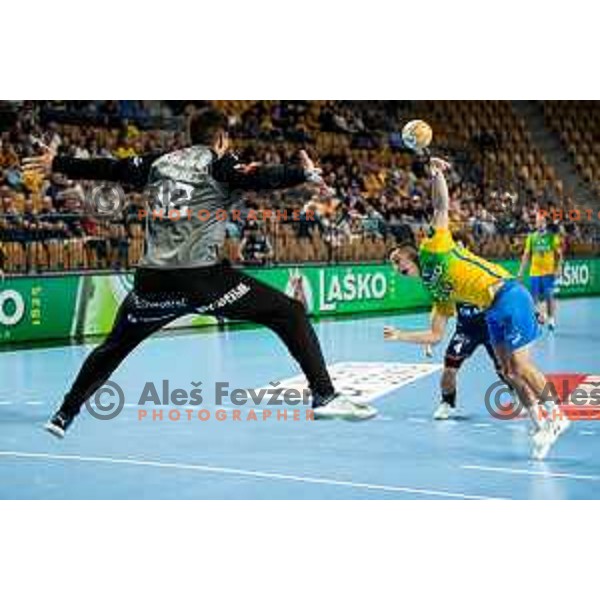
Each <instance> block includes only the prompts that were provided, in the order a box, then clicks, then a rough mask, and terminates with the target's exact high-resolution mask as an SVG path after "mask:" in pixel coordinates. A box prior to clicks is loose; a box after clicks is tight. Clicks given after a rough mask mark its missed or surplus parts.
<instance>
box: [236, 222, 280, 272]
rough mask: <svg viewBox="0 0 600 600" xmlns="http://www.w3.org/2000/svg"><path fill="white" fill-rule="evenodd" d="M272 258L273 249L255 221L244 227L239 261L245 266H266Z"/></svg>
mask: <svg viewBox="0 0 600 600" xmlns="http://www.w3.org/2000/svg"><path fill="white" fill-rule="evenodd" d="M272 258H273V248H272V246H271V244H270V242H269V240H268V238H267V236H266V234H265V233H264V231H263V228H262V227H261V226H260V225H259V224H258V223H256V222H255V221H251V222H248V224H247V225H246V226H245V227H244V233H243V237H242V241H241V243H240V246H239V259H240V261H241V262H242V263H243V264H245V265H266V264H268V263H269V262H270V261H271V259H272Z"/></svg>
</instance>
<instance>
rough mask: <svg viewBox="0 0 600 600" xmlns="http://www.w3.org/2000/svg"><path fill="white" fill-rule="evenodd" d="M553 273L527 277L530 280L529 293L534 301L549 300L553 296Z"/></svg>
mask: <svg viewBox="0 0 600 600" xmlns="http://www.w3.org/2000/svg"><path fill="white" fill-rule="evenodd" d="M555 279H556V277H555V276H554V275H540V276H538V277H536V276H533V277H530V278H529V281H530V282H531V295H532V296H533V299H534V300H535V301H536V302H539V301H540V300H550V299H552V297H553V296H554V281H555Z"/></svg>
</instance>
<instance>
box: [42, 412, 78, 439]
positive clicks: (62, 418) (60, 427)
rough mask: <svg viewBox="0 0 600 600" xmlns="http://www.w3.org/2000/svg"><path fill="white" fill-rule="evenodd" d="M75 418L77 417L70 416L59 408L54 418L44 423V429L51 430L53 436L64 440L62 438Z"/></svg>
mask: <svg viewBox="0 0 600 600" xmlns="http://www.w3.org/2000/svg"><path fill="white" fill-rule="evenodd" d="M74 418H75V417H73V416H69V415H67V414H66V413H64V412H62V411H60V410H59V411H58V412H56V413H54V415H53V416H52V418H51V419H50V420H49V421H48V422H47V423H46V424H45V425H44V429H45V430H46V431H49V432H50V433H51V434H52V435H53V436H55V437H57V438H60V439H61V440H62V438H64V437H65V433H66V432H67V429H68V428H69V426H70V425H71V423H72V422H73V419H74Z"/></svg>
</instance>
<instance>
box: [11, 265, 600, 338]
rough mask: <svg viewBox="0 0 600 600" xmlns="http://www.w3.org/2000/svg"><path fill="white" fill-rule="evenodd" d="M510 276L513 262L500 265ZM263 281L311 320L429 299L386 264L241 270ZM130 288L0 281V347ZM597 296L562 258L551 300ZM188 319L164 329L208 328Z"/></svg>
mask: <svg viewBox="0 0 600 600" xmlns="http://www.w3.org/2000/svg"><path fill="white" fill-rule="evenodd" d="M502 264H503V265H504V266H505V267H506V268H508V269H509V270H510V271H511V272H513V273H516V271H517V270H518V266H519V263H518V261H514V260H513V261H505V262H503V263H502ZM246 272H247V273H248V274H249V275H252V276H253V277H256V278H257V279H259V280H260V281H262V282H263V283H265V284H267V285H270V286H271V287H274V288H276V289H278V290H281V291H283V292H285V293H286V294H288V295H289V296H291V297H294V298H296V299H298V300H300V301H301V302H302V303H303V304H304V305H305V306H306V307H307V310H308V312H309V313H310V314H311V315H314V316H333V315H351V314H361V313H368V312H379V311H390V310H411V309H415V310H416V309H423V308H427V307H428V306H429V305H430V303H431V302H430V298H429V295H428V294H427V292H426V291H425V289H424V288H423V286H422V285H421V283H420V281H419V280H417V279H409V278H404V277H398V276H397V275H396V274H395V273H394V272H393V270H392V269H391V267H390V266H389V265H383V264H377V265H373V264H368V265H356V264H352V265H323V266H315V265H308V266H281V267H271V268H262V269H260V268H257V269H247V270H246ZM132 287H133V277H132V275H130V274H124V275H85V276H77V275H65V276H62V277H55V276H52V277H31V278H29V277H27V278H22V279H7V280H6V281H4V283H0V345H7V344H10V343H17V342H30V341H31V342H35V341H38V340H61V339H69V338H72V339H81V338H83V337H84V336H90V335H104V334H106V333H108V331H109V330H110V328H111V326H112V323H113V320H114V317H115V314H116V311H117V307H118V306H119V304H120V303H121V302H122V300H123V299H124V298H125V296H126V295H127V293H128V292H129V291H130V290H131V289H132ZM584 295H600V259H575V260H567V261H565V263H564V265H563V271H562V276H561V278H560V281H559V291H558V296H559V297H563V298H564V297H574V296H584ZM215 322H216V319H215V318H214V317H210V316H199V315H190V316H187V317H183V318H181V319H178V320H177V321H175V322H174V323H172V324H171V325H170V326H169V327H173V328H181V327H197V326H203V325H208V324H214V323H215Z"/></svg>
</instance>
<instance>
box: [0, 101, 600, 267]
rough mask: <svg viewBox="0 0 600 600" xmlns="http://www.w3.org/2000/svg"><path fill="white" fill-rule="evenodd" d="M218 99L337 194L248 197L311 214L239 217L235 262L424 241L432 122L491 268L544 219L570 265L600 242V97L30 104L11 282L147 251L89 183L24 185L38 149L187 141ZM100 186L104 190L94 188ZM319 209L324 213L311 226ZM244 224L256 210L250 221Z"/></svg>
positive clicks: (314, 258)
mask: <svg viewBox="0 0 600 600" xmlns="http://www.w3.org/2000/svg"><path fill="white" fill-rule="evenodd" d="M209 104H212V105H216V106H217V107H218V108H220V109H221V110H223V111H224V112H226V114H227V115H228V117H229V122H230V126H231V132H232V136H233V139H234V144H235V148H236V151H237V152H238V154H240V155H241V157H242V158H243V159H244V160H247V161H260V162H265V163H280V162H290V161H291V162H293V161H296V160H297V157H298V151H299V150H300V149H306V150H307V151H308V152H309V154H311V156H312V157H313V158H315V159H316V160H317V161H318V164H319V165H320V166H321V167H322V169H323V172H324V175H325V180H326V182H327V186H328V189H327V190H326V191H317V192H315V190H314V188H309V187H302V188H297V189H294V190H289V191H284V192H279V191H278V192H268V193H261V194H256V193H249V194H246V195H245V198H244V199H245V206H246V207H247V208H248V209H260V208H269V209H271V210H282V209H288V210H289V211H290V212H291V209H300V211H301V212H300V218H299V219H295V220H292V219H291V218H290V219H289V221H286V220H285V219H281V218H279V219H275V218H273V219H268V218H267V219H256V220H253V219H248V218H244V219H242V220H241V221H240V222H238V221H231V222H229V223H228V237H227V243H226V247H225V254H226V258H228V259H229V260H231V261H233V262H241V263H245V264H253V265H258V264H264V265H268V264H281V263H307V262H322V263H326V262H372V261H382V260H384V259H385V257H386V254H387V251H388V249H389V248H390V247H391V246H393V245H394V244H396V243H398V242H401V241H404V240H407V239H414V240H415V241H418V240H419V239H420V237H422V236H423V235H425V233H426V231H427V222H428V220H429V218H430V217H431V210H432V209H431V202H430V198H429V187H428V185H427V181H426V180H425V179H423V178H421V177H420V176H419V175H420V173H419V171H418V170H417V171H415V169H414V168H413V161H414V157H413V156H412V155H411V153H409V152H408V151H407V150H406V149H404V148H403V145H402V138H401V129H402V126H403V125H404V124H405V123H406V122H407V121H408V120H410V119H413V118H420V119H424V120H426V121H428V122H429V123H430V124H431V125H432V127H433V131H434V142H433V148H432V149H433V151H434V152H436V153H438V154H440V155H441V156H444V157H446V158H448V159H449V160H451V161H452V163H453V165H454V170H453V172H452V175H451V181H450V184H451V185H450V190H451V197H452V205H451V220H452V228H453V230H454V231H455V232H456V233H457V234H458V235H459V236H460V239H461V240H462V241H463V242H464V243H465V244H467V245H468V246H470V247H472V248H473V249H474V250H476V251H477V252H478V253H480V254H483V255H485V256H487V257H489V258H515V257H518V256H520V254H521V252H522V249H523V243H524V236H525V235H526V234H527V233H528V232H529V231H531V230H532V229H533V228H534V227H535V217H536V214H537V213H538V212H539V211H540V210H546V211H548V212H549V213H550V214H554V215H559V214H561V213H560V212H559V211H562V215H563V218H553V219H550V223H549V226H550V227H552V228H554V229H555V230H556V231H559V232H560V233H562V235H563V240H564V251H565V253H566V255H567V256H581V255H586V256H589V255H596V254H598V253H599V252H598V251H599V248H600V243H599V241H600V236H599V233H598V232H599V228H598V223H599V222H600V215H599V211H600V103H598V102H578V101H577V102H576V101H569V102H555V101H552V102H542V101H531V102H508V101H211V102H208V101H168V102H167V101H35V102H34V101H23V102H1V103H0V261H1V262H0V267H1V268H2V269H3V270H4V271H5V272H6V273H7V274H26V273H38V272H46V271H65V270H83V269H100V270H105V269H110V270H119V269H128V268H131V267H133V266H135V264H136V263H137V262H138V261H139V259H140V257H141V255H142V253H143V248H144V233H143V231H144V230H143V222H142V221H140V219H139V215H138V209H139V208H142V207H143V206H144V197H143V195H142V194H141V193H140V192H139V191H137V190H127V189H126V190H125V192H126V194H127V203H126V206H125V208H124V210H122V211H120V212H119V213H118V214H117V215H113V216H111V217H110V218H107V217H99V216H98V215H95V214H94V213H93V212H91V211H90V210H89V206H87V205H86V202H85V198H86V194H87V197H88V198H89V194H90V190H91V189H92V184H91V182H74V181H69V180H68V179H67V178H65V177H64V176H63V175H61V174H59V173H58V174H53V175H51V176H50V177H49V178H41V177H40V178H36V177H25V176H24V175H23V173H22V171H21V163H22V160H23V158H25V157H27V156H32V155H35V154H37V153H39V146H38V145H37V143H36V139H40V140H42V141H43V142H44V143H45V144H47V145H50V146H52V147H53V148H56V149H57V150H58V151H59V152H60V153H64V154H68V155H70V156H74V157H79V158H93V157H115V158H126V157H132V156H137V155H141V154H145V153H148V152H158V151H163V152H168V151H170V150H174V149H177V148H180V147H183V146H186V145H187V141H186V136H185V133H184V131H185V127H184V123H185V116H186V115H187V114H189V112H190V111H193V110H198V109H200V108H202V107H203V106H206V105H209ZM94 185H97V184H94ZM314 213H316V217H315V218H312V219H311V218H305V216H306V215H307V214H314ZM243 214H244V215H246V216H247V213H243Z"/></svg>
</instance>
